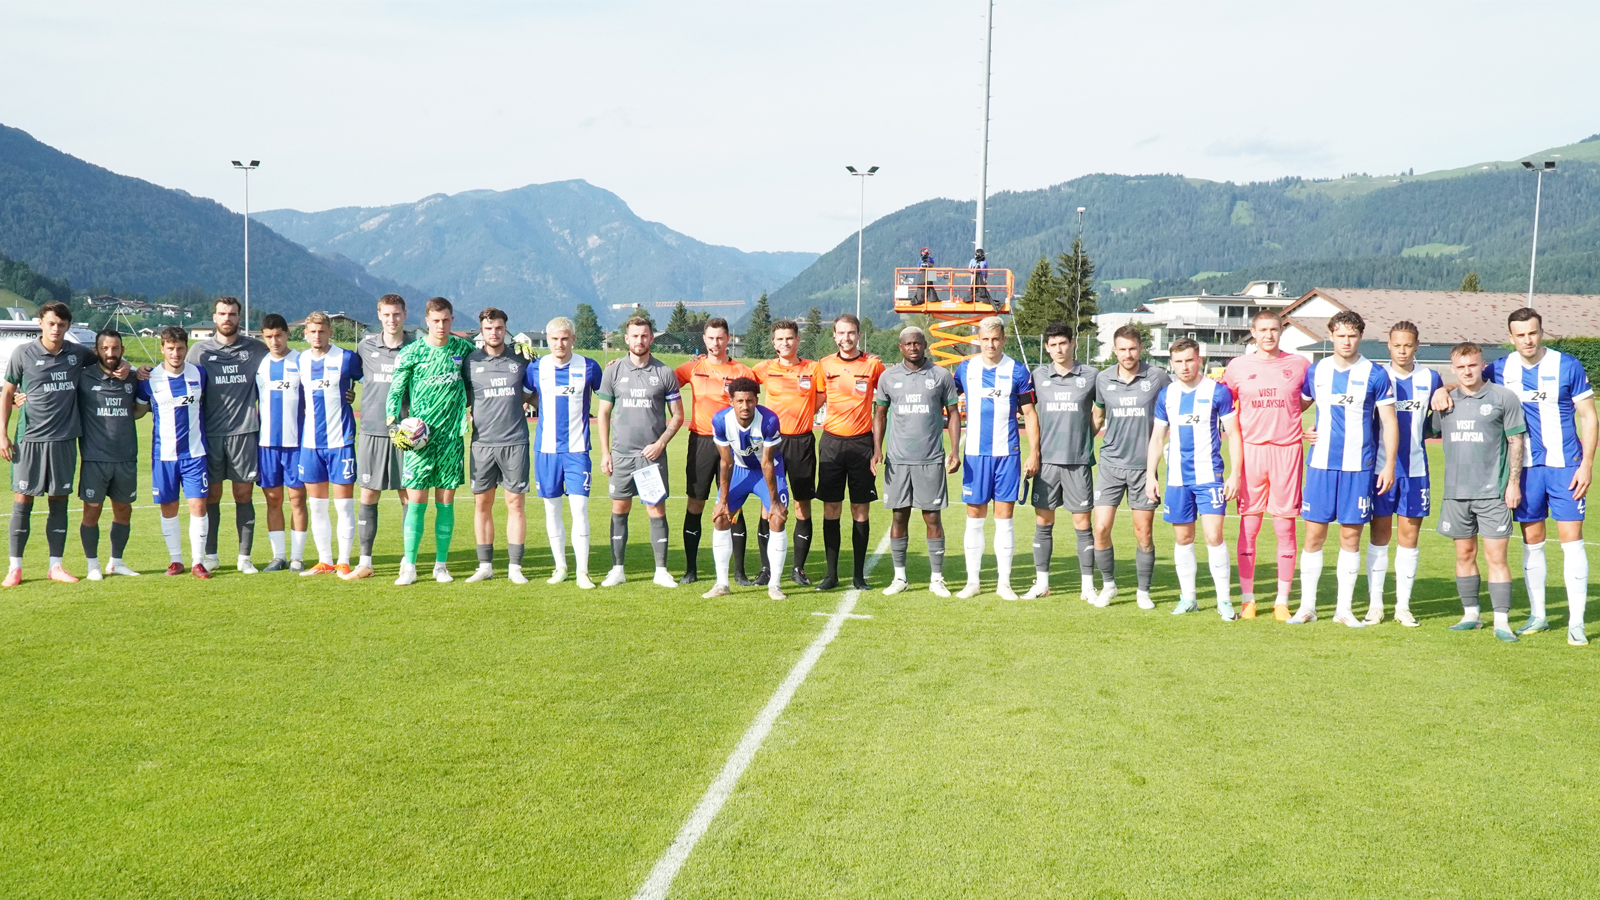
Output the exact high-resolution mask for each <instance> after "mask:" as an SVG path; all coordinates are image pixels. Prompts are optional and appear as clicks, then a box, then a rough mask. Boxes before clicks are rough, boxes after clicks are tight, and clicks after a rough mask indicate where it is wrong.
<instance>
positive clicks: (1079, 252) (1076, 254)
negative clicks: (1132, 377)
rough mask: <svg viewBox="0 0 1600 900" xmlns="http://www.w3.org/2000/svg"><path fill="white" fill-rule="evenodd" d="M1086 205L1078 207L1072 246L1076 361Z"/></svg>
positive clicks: (1079, 336)
mask: <svg viewBox="0 0 1600 900" xmlns="http://www.w3.org/2000/svg"><path fill="white" fill-rule="evenodd" d="M1087 209H1088V207H1087V206H1080V207H1078V239H1077V240H1076V241H1074V242H1073V243H1074V247H1073V248H1072V264H1073V270H1072V283H1073V285H1074V286H1075V288H1076V292H1075V293H1074V294H1073V297H1072V334H1073V341H1072V361H1073V362H1077V361H1078V345H1079V344H1081V343H1083V335H1081V334H1078V331H1079V330H1080V328H1079V326H1081V325H1082V324H1083V317H1082V316H1080V315H1079V314H1078V309H1079V307H1081V306H1082V305H1083V213H1084V211H1085V210H1087Z"/></svg>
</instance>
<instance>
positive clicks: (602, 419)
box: [594, 396, 611, 475]
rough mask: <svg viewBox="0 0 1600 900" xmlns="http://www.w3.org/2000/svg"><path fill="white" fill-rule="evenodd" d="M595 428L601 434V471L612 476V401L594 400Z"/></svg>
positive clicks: (598, 398) (596, 398)
mask: <svg viewBox="0 0 1600 900" xmlns="http://www.w3.org/2000/svg"><path fill="white" fill-rule="evenodd" d="M594 427H595V430H596V431H598V432H599V433H600V471H602V472H604V473H606V474H607V475H610V474H611V401H610V400H606V399H604V398H601V397H598V396H597V397H595V398H594Z"/></svg>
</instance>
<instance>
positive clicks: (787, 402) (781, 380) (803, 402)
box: [755, 359, 823, 434]
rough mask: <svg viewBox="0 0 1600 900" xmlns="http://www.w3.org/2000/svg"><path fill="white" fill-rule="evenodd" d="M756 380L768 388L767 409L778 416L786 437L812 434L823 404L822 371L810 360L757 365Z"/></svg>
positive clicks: (769, 361) (779, 424)
mask: <svg viewBox="0 0 1600 900" xmlns="http://www.w3.org/2000/svg"><path fill="white" fill-rule="evenodd" d="M755 372H756V380H757V381H759V382H761V384H762V386H763V387H765V388H766V389H767V408H768V409H771V410H772V411H773V412H775V413H777V414H778V426H779V428H780V430H782V431H783V433H784V434H809V433H810V432H811V428H812V423H814V422H816V420H817V404H819V403H821V402H822V395H823V388H822V369H821V367H820V366H818V365H817V363H815V362H813V361H812V360H809V359H797V360H795V364H794V365H792V366H791V365H787V364H785V363H784V361H783V360H782V359H764V360H762V361H761V362H758V363H756V369H755Z"/></svg>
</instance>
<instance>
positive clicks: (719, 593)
mask: <svg viewBox="0 0 1600 900" xmlns="http://www.w3.org/2000/svg"><path fill="white" fill-rule="evenodd" d="M760 393H761V385H759V384H757V383H756V380H755V379H754V378H735V379H734V380H733V383H732V384H730V385H728V398H729V400H730V401H731V405H730V406H728V407H727V408H725V409H722V410H719V411H718V412H717V414H716V415H715V416H713V417H712V420H711V434H712V440H714V441H716V444H717V453H718V455H719V456H721V457H722V461H721V463H720V464H719V473H718V477H717V504H716V506H714V507H712V510H711V527H712V528H714V529H716V530H715V531H714V532H713V533H712V535H711V558H712V560H713V562H714V563H715V564H716V567H717V583H716V584H714V585H712V586H711V590H709V591H706V592H705V593H704V594H702V595H701V596H702V597H705V598H706V599H710V598H712V597H723V596H726V595H727V594H728V593H729V592H730V589H729V587H728V561H729V560H730V559H731V558H732V557H733V532H732V528H733V516H734V513H735V512H737V511H738V510H740V509H741V508H743V507H744V502H745V501H746V500H748V499H749V498H750V495H751V494H755V495H756V496H757V497H759V498H760V499H761V514H762V515H763V516H765V517H766V519H767V525H768V526H769V528H770V532H771V534H770V538H769V540H768V542H767V557H768V559H767V564H768V566H769V567H770V568H771V570H772V571H773V572H782V571H783V557H784V553H785V552H786V551H787V550H788V546H787V543H786V541H785V540H784V534H783V523H784V520H785V519H786V518H788V515H789V489H788V486H787V485H786V484H785V483H784V480H783V457H782V455H781V453H780V450H781V449H782V442H783V429H782V427H781V426H780V425H779V424H778V414H777V413H775V412H773V411H772V410H770V409H767V408H766V407H765V406H759V405H757V404H756V398H757V396H759V395H760ZM780 580H781V579H778V578H774V579H772V580H771V581H770V582H768V584H767V596H768V597H771V598H772V599H774V600H785V599H787V595H786V594H784V592H783V590H782V589H781V588H780V587H778V584H779V581H780Z"/></svg>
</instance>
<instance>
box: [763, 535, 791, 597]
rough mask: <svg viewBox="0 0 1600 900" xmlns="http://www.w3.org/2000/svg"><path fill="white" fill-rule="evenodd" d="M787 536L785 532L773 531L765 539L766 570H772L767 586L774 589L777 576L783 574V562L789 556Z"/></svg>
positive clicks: (777, 579)
mask: <svg viewBox="0 0 1600 900" xmlns="http://www.w3.org/2000/svg"><path fill="white" fill-rule="evenodd" d="M788 537H789V534H788V532H787V531H774V532H772V534H771V535H770V536H768V537H767V568H768V569H771V570H772V580H771V581H769V582H768V583H767V584H768V586H769V587H776V586H777V584H778V581H779V576H781V575H782V574H783V561H784V559H786V558H787V557H788V555H789V541H788Z"/></svg>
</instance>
